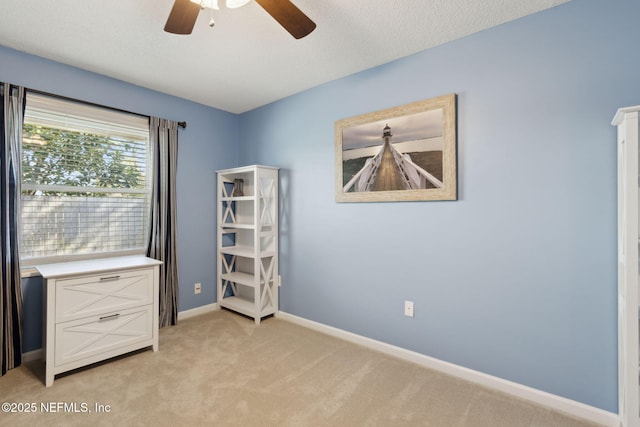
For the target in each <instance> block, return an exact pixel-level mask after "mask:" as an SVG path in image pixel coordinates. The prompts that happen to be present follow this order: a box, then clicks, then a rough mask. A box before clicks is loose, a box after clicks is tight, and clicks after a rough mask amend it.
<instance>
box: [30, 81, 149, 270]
mask: <svg viewBox="0 0 640 427" xmlns="http://www.w3.org/2000/svg"><path fill="white" fill-rule="evenodd" d="M148 139H149V124H148V118H146V117H140V116H138V115H135V114H128V113H123V112H119V111H114V110H110V109H107V108H100V107H96V106H92V105H87V104H83V103H79V102H73V101H69V100H65V99H59V98H55V97H50V96H45V95H40V94H35V93H32V92H28V93H27V105H26V109H25V120H24V132H23V146H22V225H21V227H22V233H21V247H20V251H21V258H22V260H23V262H24V264H25V265H29V264H33V263H35V262H43V260H46V261H48V260H60V259H62V260H65V259H73V258H75V257H81V258H87V257H91V256H105V255H117V254H123V253H143V252H144V251H145V249H146V242H147V234H148V226H149V225H148V223H149V208H150V195H151V184H150V179H151V176H152V173H151V167H150V165H151V162H150V159H151V153H150V151H149V143H148Z"/></svg>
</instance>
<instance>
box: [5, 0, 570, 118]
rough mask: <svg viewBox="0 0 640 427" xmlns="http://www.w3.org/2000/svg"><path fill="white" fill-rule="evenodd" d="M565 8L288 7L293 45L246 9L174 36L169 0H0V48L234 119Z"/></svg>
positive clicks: (306, 3)
mask: <svg viewBox="0 0 640 427" xmlns="http://www.w3.org/2000/svg"><path fill="white" fill-rule="evenodd" d="M566 1H568V0H402V1H400V0H398V1H389V0H322V1H320V0H293V3H295V4H296V5H297V6H298V7H299V8H300V9H301V10H302V11H304V13H306V14H307V15H308V16H309V17H310V18H311V19H312V20H313V21H314V22H315V23H316V24H317V28H316V30H315V31H314V32H313V33H311V34H310V35H309V36H307V37H305V38H303V39H300V40H295V39H294V38H293V37H291V36H290V35H289V33H287V32H286V31H285V30H284V29H282V27H280V26H279V24H278V23H277V22H276V21H275V20H273V18H271V17H270V16H269V15H268V14H267V13H266V12H265V11H264V10H263V9H262V8H261V7H260V6H258V5H257V4H256V3H254V2H251V3H249V4H248V5H247V6H244V7H242V8H240V9H225V8H222V10H220V11H216V12H215V15H214V19H215V21H216V25H215V27H213V28H210V27H209V26H208V25H207V24H208V22H209V19H210V17H211V14H210V11H208V10H204V11H201V12H200V15H199V17H198V21H197V22H196V26H195V29H194V31H193V34H191V35H187V36H179V35H174V34H168V33H165V32H164V31H163V27H164V24H165V22H166V19H167V16H168V15H169V11H170V10H171V7H172V5H173V0H55V1H53V0H48V1H42V0H0V45H4V46H7V47H10V48H13V49H17V50H21V51H24V52H28V53H32V54H35V55H38V56H42V57H45V58H48V59H52V60H55V61H59V62H62V63H65V64H70V65H73V66H76V67H79V68H82V69H85V70H90V71H94V72H96V73H100V74H103V75H106V76H110V77H114V78H116V79H120V80H124V81H127V82H130V83H134V84H137V85H140V86H143V87H147V88H150V89H154V90H157V91H160V92H164V93H168V94H171V95H175V96H179V97H181V98H186V99H190V100H192V101H196V102H199V103H201V104H205V105H209V106H212V107H216V108H219V109H221V110H225V111H229V112H233V113H242V112H245V111H248V110H251V109H254V108H257V107H259V106H262V105H265V104H268V103H270V102H273V101H276V100H278V99H281V98H284V97H286V96H289V95H292V94H294V93H297V92H300V91H303V90H305V89H309V88H311V87H313V86H317V85H319V84H321V83H324V82H327V81H331V80H334V79H337V78H340V77H343V76H346V75H349V74H353V73H356V72H358V71H362V70H364V69H367V68H371V67H374V66H377V65H380V64H383V63H386V62H389V61H392V60H394V59H397V58H401V57H403V56H407V55H410V54H412V53H415V52H418V51H421V50H424V49H427V48H430V47H433V46H437V45H440V44H442V43H446V42H448V41H450V40H455V39H458V38H461V37H464V36H466V35H468V34H472V33H475V32H478V31H481V30H484V29H487V28H490V27H493V26H495V25H499V24H502V23H504V22H508V21H510V20H513V19H516V18H519V17H522V16H525V15H528V14H531V13H535V12H538V11H540V10H543V9H546V8H549V7H553V6H556V5H558V4H561V3H565V2H566ZM220 3H224V2H222V1H221V2H220ZM1 66H2V65H1V64H0V67H1Z"/></svg>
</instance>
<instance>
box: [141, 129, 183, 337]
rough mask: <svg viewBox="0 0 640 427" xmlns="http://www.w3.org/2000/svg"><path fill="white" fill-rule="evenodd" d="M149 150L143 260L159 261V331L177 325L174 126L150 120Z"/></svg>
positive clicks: (176, 141)
mask: <svg viewBox="0 0 640 427" xmlns="http://www.w3.org/2000/svg"><path fill="white" fill-rule="evenodd" d="M149 138H150V140H151V146H152V150H153V167H154V179H153V195H152V201H151V233H150V238H149V247H148V248H147V256H148V257H151V258H154V259H157V260H160V261H162V262H163V264H162V265H161V266H160V327H163V326H167V325H175V324H176V323H178V261H177V260H178V256H177V247H176V245H177V242H176V234H177V233H176V167H177V163H178V123H177V122H174V121H171V120H165V119H159V118H157V117H151V118H150V126H149Z"/></svg>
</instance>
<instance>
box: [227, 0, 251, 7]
mask: <svg viewBox="0 0 640 427" xmlns="http://www.w3.org/2000/svg"><path fill="white" fill-rule="evenodd" d="M250 1H251V0H227V7H228V8H229V9H235V8H238V7H242V6H244V5H245V4H247V3H249V2H250Z"/></svg>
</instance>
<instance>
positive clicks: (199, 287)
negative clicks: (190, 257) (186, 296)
mask: <svg viewBox="0 0 640 427" xmlns="http://www.w3.org/2000/svg"><path fill="white" fill-rule="evenodd" d="M201 290H202V284H200V283H196V284H195V285H193V293H194V294H196V295H198V294H199V293H200V291H201Z"/></svg>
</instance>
